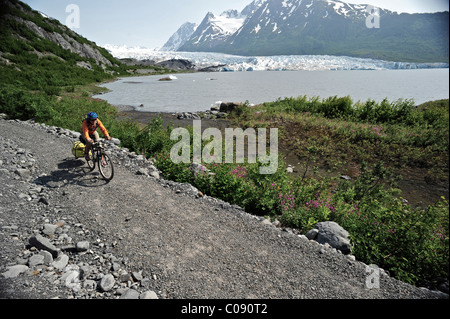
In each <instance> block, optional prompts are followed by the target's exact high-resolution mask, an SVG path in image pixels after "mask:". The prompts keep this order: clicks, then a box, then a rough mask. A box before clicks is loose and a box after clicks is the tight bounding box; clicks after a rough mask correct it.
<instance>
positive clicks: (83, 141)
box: [80, 132, 100, 145]
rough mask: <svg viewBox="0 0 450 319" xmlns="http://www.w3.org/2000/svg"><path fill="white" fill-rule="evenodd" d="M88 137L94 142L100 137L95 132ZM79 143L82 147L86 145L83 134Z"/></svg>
mask: <svg viewBox="0 0 450 319" xmlns="http://www.w3.org/2000/svg"><path fill="white" fill-rule="evenodd" d="M89 137H90V138H91V139H92V140H94V142H97V141H98V140H99V139H100V136H99V135H98V133H97V132H95V133H94V134H92V135H89ZM80 142H81V143H83V144H84V145H87V144H88V141H86V139H85V138H84V136H83V134H81V135H80Z"/></svg>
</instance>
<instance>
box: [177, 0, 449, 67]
mask: <svg viewBox="0 0 450 319" xmlns="http://www.w3.org/2000/svg"><path fill="white" fill-rule="evenodd" d="M221 16H222V15H221ZM237 16H238V17H239V18H240V20H237V19H236V18H235V16H232V18H228V20H225V21H228V23H232V24H233V28H232V29H231V30H232V31H231V32H230V29H229V28H228V29H225V28H223V27H222V26H223V25H225V24H226V23H225V22H224V20H223V19H222V20H218V18H217V17H216V16H215V15H214V14H213V13H211V12H208V14H207V15H206V17H205V18H204V19H203V21H202V23H201V24H200V25H199V26H198V28H197V29H196V30H195V32H194V33H193V34H192V35H191V36H189V37H185V38H182V40H180V42H182V43H183V45H181V46H179V48H178V51H195V52H220V53H228V54H236V55H256V56H258V55H259V56H261V55H263V56H269V55H346V56H352V57H364V58H375V59H382V60H389V61H405V62H448V35H449V33H448V25H449V17H448V12H445V13H433V14H431V13H430V14H398V13H396V12H392V11H389V10H385V9H382V8H376V7H373V6H370V5H354V4H349V3H346V2H343V1H331V0H255V1H253V2H252V3H250V4H249V5H248V6H247V7H246V8H244V10H243V11H242V12H241V13H238V14H237ZM225 17H227V16H226V14H225ZM374 19H377V20H374ZM374 21H377V22H376V23H377V24H375V22H374ZM219 22H220V23H219ZM180 38H181V37H180ZM412 48H414V50H412ZM431 51H432V52H433V53H431Z"/></svg>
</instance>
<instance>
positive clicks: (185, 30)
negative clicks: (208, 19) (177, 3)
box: [161, 22, 198, 51]
mask: <svg viewBox="0 0 450 319" xmlns="http://www.w3.org/2000/svg"><path fill="white" fill-rule="evenodd" d="M197 27H198V25H197V24H196V23H191V22H186V23H184V24H183V25H182V26H181V27H180V28H179V29H178V30H177V31H176V32H175V33H174V34H173V35H172V36H171V37H170V39H169V40H168V41H167V42H166V44H164V46H163V47H162V48H161V51H177V50H178V49H179V48H180V47H181V46H182V45H183V44H184V43H186V41H187V40H189V38H190V37H191V36H192V34H193V33H194V32H195V30H196V29H197Z"/></svg>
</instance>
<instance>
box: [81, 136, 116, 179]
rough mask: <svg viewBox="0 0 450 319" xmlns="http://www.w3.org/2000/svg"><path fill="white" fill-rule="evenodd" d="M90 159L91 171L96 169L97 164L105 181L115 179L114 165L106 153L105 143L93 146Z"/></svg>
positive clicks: (88, 162)
mask: <svg viewBox="0 0 450 319" xmlns="http://www.w3.org/2000/svg"><path fill="white" fill-rule="evenodd" d="M89 153H90V154H89V155H90V156H89V157H90V159H89V161H87V164H88V166H89V169H90V171H91V172H92V171H93V170H94V169H95V165H96V164H97V167H98V170H99V171H100V174H101V175H102V176H103V178H104V179H106V180H107V181H110V180H112V179H113V177H114V165H113V162H112V160H111V158H110V157H109V155H108V154H106V153H105V150H104V146H103V143H102V142H101V141H100V142H95V143H94V144H92V147H91V150H90V152H89Z"/></svg>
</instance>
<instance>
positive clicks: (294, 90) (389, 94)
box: [94, 69, 449, 113]
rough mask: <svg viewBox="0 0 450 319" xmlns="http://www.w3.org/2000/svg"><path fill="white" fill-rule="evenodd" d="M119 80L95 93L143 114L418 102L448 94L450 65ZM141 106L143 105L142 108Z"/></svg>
mask: <svg viewBox="0 0 450 319" xmlns="http://www.w3.org/2000/svg"><path fill="white" fill-rule="evenodd" d="M174 76H175V77H176V79H175V80H172V81H159V80H160V79H161V78H164V77H166V76H164V75H152V76H139V77H127V78H121V79H119V80H118V81H115V82H111V83H107V84H103V85H101V86H103V87H106V88H108V89H109V90H110V92H108V93H104V94H101V95H96V96H94V97H95V98H100V99H103V100H106V101H108V102H109V103H111V104H113V105H129V106H133V107H135V108H136V110H137V111H142V112H164V113H174V112H195V111H205V110H208V109H210V107H211V106H212V105H213V104H215V103H216V102H218V101H222V102H246V101H248V102H249V103H251V104H259V103H263V102H271V101H275V100H277V99H278V98H285V97H298V96H303V95H306V96H307V97H316V96H317V97H319V98H328V97H330V96H350V97H351V98H352V99H353V101H354V102H356V101H363V102H365V101H367V100H368V99H373V100H375V101H382V100H383V99H384V98H387V99H388V100H389V101H395V100H398V99H413V100H414V101H415V103H416V105H418V104H421V103H423V102H427V101H432V100H439V99H448V98H449V69H416V70H377V71H359V70H352V71H254V72H213V73H184V74H175V75H174ZM141 105H143V106H141Z"/></svg>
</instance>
